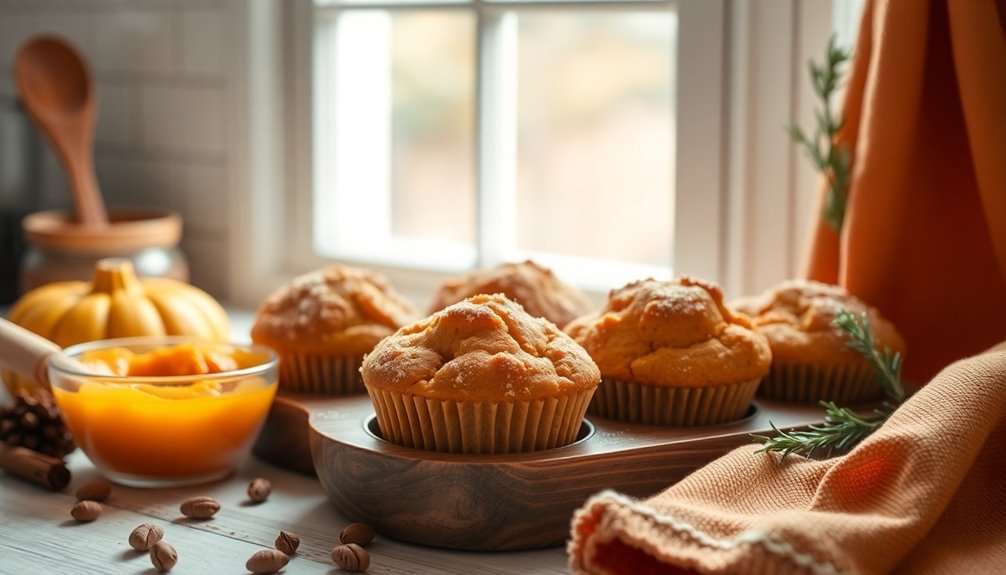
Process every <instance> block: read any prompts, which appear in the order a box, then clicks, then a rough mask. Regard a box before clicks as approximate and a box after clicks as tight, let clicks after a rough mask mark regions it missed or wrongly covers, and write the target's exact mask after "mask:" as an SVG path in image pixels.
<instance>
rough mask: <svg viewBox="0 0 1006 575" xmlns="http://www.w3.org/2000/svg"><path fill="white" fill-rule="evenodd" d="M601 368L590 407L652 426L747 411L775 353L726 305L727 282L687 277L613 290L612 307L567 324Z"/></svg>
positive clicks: (696, 422)
mask: <svg viewBox="0 0 1006 575" xmlns="http://www.w3.org/2000/svg"><path fill="white" fill-rule="evenodd" d="M566 332H567V333H569V334H570V335H571V336H572V337H573V339H575V340H576V341H577V342H578V343H580V344H581V345H582V346H583V347H584V348H585V349H586V350H587V352H588V353H590V356H591V357H592V358H594V361H595V362H597V365H598V367H599V368H600V369H601V377H602V380H601V385H600V387H599V388H598V392H597V394H596V395H595V396H594V401H593V402H592V403H591V404H590V409H589V410H590V412H591V413H593V414H596V415H599V416H601V417H605V418H608V419H616V420H619V421H626V422H631V423H646V424H652V425H706V424H714V423H723V422H727V421H733V420H736V419H740V418H742V417H744V415H745V414H746V413H747V410H748V406H749V405H750V403H751V399H752V397H753V396H754V393H755V389H756V388H757V387H758V384H759V382H760V381H761V379H762V377H764V376H765V374H766V373H768V370H769V365H770V363H771V361H772V355H771V352H770V351H769V346H768V342H767V341H766V340H765V337H764V336H762V335H760V334H758V333H757V332H755V331H754V330H753V329H752V327H751V324H750V323H749V322H748V320H747V319H745V318H744V317H741V316H739V315H737V314H734V313H733V312H731V311H730V309H728V308H727V307H726V306H724V305H723V294H722V292H721V291H720V288H719V287H718V286H717V285H715V284H713V283H710V282H705V281H700V280H697V279H693V278H690V277H687V276H682V277H681V278H680V279H678V280H675V281H655V280H652V279H651V280H645V281H638V282H634V283H630V284H629V285H627V286H625V287H622V288H620V289H616V290H612V291H611V293H610V295H609V297H608V302H607V304H606V306H605V307H604V309H602V310H601V311H600V312H599V313H597V314H592V315H589V316H584V317H581V318H579V319H576V320H574V321H573V322H572V323H570V324H569V325H568V326H566Z"/></svg>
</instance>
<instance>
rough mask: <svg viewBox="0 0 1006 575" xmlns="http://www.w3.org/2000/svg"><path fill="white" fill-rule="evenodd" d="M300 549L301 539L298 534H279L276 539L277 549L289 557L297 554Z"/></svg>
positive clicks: (281, 532) (284, 532)
mask: <svg viewBox="0 0 1006 575" xmlns="http://www.w3.org/2000/svg"><path fill="white" fill-rule="evenodd" d="M298 547H300V537H297V534H296V533H290V532H289V531H280V532H279V536H278V537H276V549H279V550H280V551H282V552H283V553H286V554H287V555H293V554H294V553H296V552H297V548H298Z"/></svg>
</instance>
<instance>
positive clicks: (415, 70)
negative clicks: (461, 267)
mask: <svg viewBox="0 0 1006 575" xmlns="http://www.w3.org/2000/svg"><path fill="white" fill-rule="evenodd" d="M392 30H393V32H392V34H393V36H392V37H393V38H394V40H393V42H392V52H391V53H392V81H393V84H394V88H393V100H392V107H393V110H394V114H393V121H392V130H393V136H392V140H393V142H394V150H393V153H392V162H393V164H392V174H393V176H392V177H393V180H392V181H393V183H392V188H393V190H394V194H393V197H392V206H393V209H394V213H393V219H392V233H394V234H395V235H403V236H420V237H429V238H438V239H444V240H452V241H458V242H465V243H474V241H475V170H474V162H475V151H474V147H475V143H474V137H475V127H474V123H475V102H474V94H475V74H474V69H475V62H474V60H475V49H474V46H475V26H474V21H473V18H472V17H471V15H470V14H469V13H464V14H452V13H449V12H443V11H436V12H426V13H406V14H401V13H398V14H396V16H395V17H394V19H393V25H392Z"/></svg>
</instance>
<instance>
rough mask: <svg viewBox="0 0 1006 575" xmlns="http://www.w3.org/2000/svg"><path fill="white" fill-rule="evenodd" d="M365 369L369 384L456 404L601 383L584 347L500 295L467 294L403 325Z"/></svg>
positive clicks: (531, 396) (557, 393) (540, 395)
mask: <svg viewBox="0 0 1006 575" xmlns="http://www.w3.org/2000/svg"><path fill="white" fill-rule="evenodd" d="M360 371H361V373H362V375H363V382H364V383H365V384H366V385H367V387H368V388H371V389H391V390H394V391H397V392H400V393H406V394H412V395H416V396H421V397H425V398H430V399H444V400H454V401H468V400H473V401H531V400H536V399H544V398H549V397H561V396H565V395H569V394H573V393H578V392H581V391H585V390H589V389H592V388H594V387H596V386H597V385H598V383H600V380H601V375H600V372H598V370H597V366H596V365H594V362H593V361H591V359H590V356H588V355H587V352H586V351H584V350H583V348H581V347H580V346H579V345H577V344H576V342H574V341H573V340H572V339H571V338H570V337H569V336H567V335H566V334H565V333H563V332H561V331H559V329H558V328H557V327H555V326H554V325H553V324H552V323H551V322H549V321H546V320H544V319H541V318H535V317H531V316H530V315H529V314H528V313H527V312H525V311H524V309H523V308H522V307H521V306H520V305H519V304H517V303H515V302H513V301H511V300H509V299H507V298H506V297H505V296H503V295H502V294H493V295H485V294H482V295H477V296H473V297H470V298H468V299H466V300H465V301H462V302H460V303H456V304H454V305H451V306H448V307H447V308H445V309H443V310H441V311H439V312H437V313H435V314H433V315H431V316H430V317H428V318H426V319H423V320H420V321H418V322H416V323H413V324H411V325H407V326H405V327H403V328H401V329H399V330H398V332H396V333H395V334H394V335H392V336H391V337H388V338H386V339H385V340H384V341H382V342H381V343H380V344H378V345H377V347H376V348H374V351H373V352H371V353H370V354H368V355H367V357H366V358H365V359H364V361H363V367H362V368H361V370H360Z"/></svg>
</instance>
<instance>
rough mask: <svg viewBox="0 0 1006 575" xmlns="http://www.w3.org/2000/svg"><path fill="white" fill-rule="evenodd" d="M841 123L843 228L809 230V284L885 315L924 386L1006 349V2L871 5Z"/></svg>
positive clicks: (908, 369)
mask: <svg viewBox="0 0 1006 575" xmlns="http://www.w3.org/2000/svg"><path fill="white" fill-rule="evenodd" d="M844 114H845V119H846V123H845V127H844V129H843V132H842V133H841V134H840V140H842V141H844V142H846V143H847V144H848V145H849V148H850V150H851V151H852V154H853V173H852V180H851V186H850V190H849V202H848V208H847V211H846V216H845V224H844V226H843V228H842V231H841V234H840V235H839V234H837V233H836V232H835V231H833V230H832V229H830V228H829V227H828V226H827V224H826V223H824V221H822V220H820V219H819V218H815V219H814V221H813V223H812V230H811V238H810V242H809V245H808V248H809V249H808V256H807V260H806V265H805V274H806V276H807V277H809V278H812V279H817V280H820V281H825V282H830V283H838V284H840V285H843V286H845V287H846V289H848V290H849V291H850V292H851V293H853V294H855V295H856V296H858V297H860V298H861V299H863V300H864V301H867V302H869V303H870V304H871V305H874V306H876V307H877V308H878V309H880V310H881V312H882V313H883V314H884V315H885V316H886V317H887V318H888V319H890V320H891V321H893V322H894V323H895V325H897V326H898V329H899V330H900V331H901V332H902V334H903V335H904V336H905V339H906V340H907V342H908V352H907V354H906V359H905V365H904V374H905V376H906V378H908V379H911V380H914V381H916V382H925V381H927V380H928V379H929V378H930V377H932V376H933V375H934V374H935V373H936V372H937V371H938V370H939V369H940V368H942V367H944V366H945V365H947V364H949V363H950V362H952V361H954V360H956V359H959V358H961V357H965V356H968V355H971V354H974V353H977V352H979V351H981V350H982V349H985V348H987V347H989V346H991V345H992V344H994V343H996V342H998V341H1001V340H1004V339H1006V0H931V1H921V0H876V1H870V2H868V3H867V5H866V8H865V11H864V14H863V19H862V24H861V28H860V31H859V39H858V42H857V44H856V46H855V50H854V60H853V64H852V69H851V74H850V77H849V82H848V84H847V91H846V100H845V108H844ZM823 197H824V196H823V194H822V200H823Z"/></svg>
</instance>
